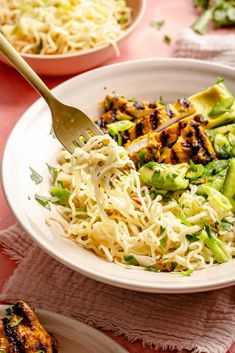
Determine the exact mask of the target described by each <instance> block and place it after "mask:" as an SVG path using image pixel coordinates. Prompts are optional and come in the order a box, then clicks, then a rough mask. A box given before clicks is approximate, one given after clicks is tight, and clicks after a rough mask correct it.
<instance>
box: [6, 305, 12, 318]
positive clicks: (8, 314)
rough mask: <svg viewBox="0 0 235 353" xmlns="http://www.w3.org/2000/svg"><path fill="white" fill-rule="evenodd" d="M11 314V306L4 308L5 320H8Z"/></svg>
mask: <svg viewBox="0 0 235 353" xmlns="http://www.w3.org/2000/svg"><path fill="white" fill-rule="evenodd" d="M11 316H12V308H10V307H8V308H6V314H5V318H6V319H7V320H10V319H11Z"/></svg>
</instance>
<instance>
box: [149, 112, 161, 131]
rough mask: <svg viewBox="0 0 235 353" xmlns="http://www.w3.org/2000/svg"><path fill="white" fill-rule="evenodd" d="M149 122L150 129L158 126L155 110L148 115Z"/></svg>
mask: <svg viewBox="0 0 235 353" xmlns="http://www.w3.org/2000/svg"><path fill="white" fill-rule="evenodd" d="M149 119H150V123H151V128H152V130H155V129H156V128H157V127H158V122H159V118H158V111H157V110H155V111H154V112H153V114H151V115H150V118H149Z"/></svg>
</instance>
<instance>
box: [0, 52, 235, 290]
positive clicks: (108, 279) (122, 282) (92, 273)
mask: <svg viewBox="0 0 235 353" xmlns="http://www.w3.org/2000/svg"><path fill="white" fill-rule="evenodd" d="M148 63H153V64H154V63H156V64H157V63H159V64H163V65H164V64H169V65H171V64H176V65H184V66H185V67H188V65H189V66H190V65H199V66H201V67H203V66H204V68H205V67H208V68H210V67H213V68H215V69H224V70H228V71H229V72H232V73H233V74H234V75H235V68H233V67H230V66H228V65H224V64H217V63H211V62H205V61H203V60H197V59H184V58H169V57H165V58H164V57H163V58H148V59H138V60H130V61H124V62H119V63H115V64H111V65H106V66H103V67H99V68H96V69H93V70H90V71H87V72H85V73H82V74H80V75H76V76H74V77H72V78H70V79H68V80H66V81H64V82H63V83H61V84H59V85H58V86H56V87H54V88H53V89H52V92H53V93H56V91H57V89H61V88H63V87H64V86H66V85H67V84H69V82H72V81H73V80H76V79H77V77H78V76H79V77H80V76H83V77H84V76H90V75H93V72H102V71H104V72H105V71H106V70H107V71H109V70H111V69H112V68H114V67H115V68H119V67H122V66H131V65H133V64H136V65H146V64H148ZM41 99H42V98H40V100H41ZM37 104H39V99H38V100H36V101H35V102H34V103H33V104H32V105H30V106H29V107H28V109H26V111H25V112H24V113H23V114H22V115H21V117H20V118H19V120H18V121H17V123H16V124H15V125H14V127H13V129H12V131H11V132H10V134H9V136H8V139H7V142H6V144H5V146H4V149H3V156H2V160H1V166H0V167H1V169H0V172H1V173H0V177H1V180H2V186H3V193H4V196H5V199H6V201H7V203H8V205H9V207H10V209H11V210H12V212H13V214H14V216H15V217H16V219H17V221H18V222H19V224H20V225H21V226H22V228H23V229H24V230H25V231H26V232H27V234H28V235H29V236H30V237H31V239H32V240H33V241H34V242H35V243H36V244H38V245H39V246H40V247H41V248H42V249H43V250H44V251H45V252H46V253H48V254H49V255H50V256H52V257H53V258H55V259H56V260H59V261H60V262H61V263H62V264H64V265H66V266H67V267H69V268H71V269H73V270H75V271H76V272H79V273H81V274H83V275H85V276H87V277H89V278H92V279H94V280H96V281H100V282H102V283H106V284H109V285H113V286H116V287H119V288H126V289H129V290H135V291H140V292H148V293H169V294H180V293H196V292H203V291H208V290H214V289H217V288H222V287H223V288H224V287H228V286H231V285H233V284H235V272H234V275H233V276H232V277H231V276H230V277H229V278H227V279H226V278H225V279H223V280H221V279H219V280H214V281H213V283H209V284H208V283H200V284H197V283H195V282H194V284H192V283H191V284H190V286H185V284H184V283H183V284H178V286H177V288H172V286H171V285H170V284H164V285H162V286H161V287H159V286H155V285H154V286H153V285H150V284H146V283H145V285H144V286H143V285H141V284H139V283H138V282H137V281H136V282H137V283H132V284H131V287H130V283H129V280H128V279H124V278H117V277H115V276H113V275H112V274H109V275H107V274H106V273H102V274H99V273H97V272H96V270H95V269H87V268H81V267H79V268H78V266H75V265H73V264H72V263H71V262H70V261H69V259H67V258H65V257H63V254H60V253H58V252H57V251H56V250H54V249H50V250H48V249H47V248H46V247H45V246H44V244H43V240H41V239H40V237H38V236H37V231H36V230H33V229H30V227H28V226H27V225H25V224H24V223H23V222H22V221H21V219H20V217H18V214H17V211H16V210H15V209H14V203H12V202H11V200H10V198H9V197H8V193H7V181H6V180H5V177H4V170H5V167H4V165H5V164H6V163H7V155H8V153H7V152H8V146H9V145H10V144H11V140H12V137H13V136H14V132H15V131H17V127H18V125H20V124H21V120H22V119H23V118H24V116H25V114H26V113H27V112H28V111H29V110H30V109H33V108H34V107H35V105H37ZM231 261H233V260H231ZM204 270H206V269H203V270H198V271H204Z"/></svg>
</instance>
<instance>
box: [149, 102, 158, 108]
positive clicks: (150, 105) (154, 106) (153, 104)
mask: <svg viewBox="0 0 235 353" xmlns="http://www.w3.org/2000/svg"><path fill="white" fill-rule="evenodd" d="M148 106H149V108H150V109H156V108H157V104H156V103H149V105H148Z"/></svg>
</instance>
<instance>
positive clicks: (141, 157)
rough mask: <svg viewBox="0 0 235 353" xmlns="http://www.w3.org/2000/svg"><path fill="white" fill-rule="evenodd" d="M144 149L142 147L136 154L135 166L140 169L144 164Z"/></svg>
mask: <svg viewBox="0 0 235 353" xmlns="http://www.w3.org/2000/svg"><path fill="white" fill-rule="evenodd" d="M146 152H147V151H146V149H142V150H141V151H140V152H139V153H138V156H137V167H138V169H140V168H141V167H142V165H143V164H144V156H145V155H146Z"/></svg>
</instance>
